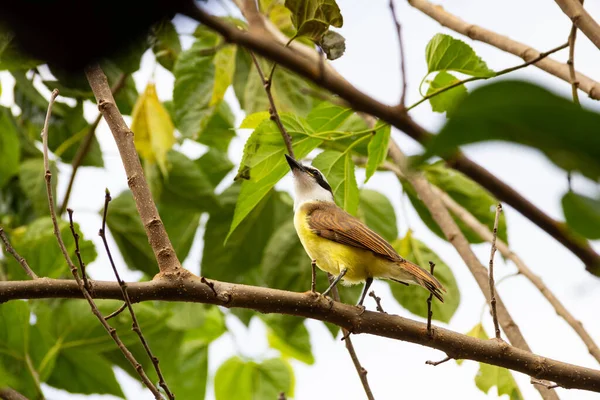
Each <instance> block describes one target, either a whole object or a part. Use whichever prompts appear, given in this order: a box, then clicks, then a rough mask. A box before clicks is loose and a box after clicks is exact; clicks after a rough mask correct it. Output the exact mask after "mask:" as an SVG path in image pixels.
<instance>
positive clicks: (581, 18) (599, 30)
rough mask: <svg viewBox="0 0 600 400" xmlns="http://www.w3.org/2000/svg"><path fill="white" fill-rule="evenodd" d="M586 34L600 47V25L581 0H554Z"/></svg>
mask: <svg viewBox="0 0 600 400" xmlns="http://www.w3.org/2000/svg"><path fill="white" fill-rule="evenodd" d="M554 1H555V2H556V4H558V6H559V7H560V9H561V10H562V11H563V12H564V13H565V14H566V15H567V17H569V18H570V19H571V21H573V24H574V25H576V26H577V28H579V30H580V31H581V32H583V34H584V35H585V36H587V37H588V39H590V40H591V41H592V43H594V45H596V47H597V48H598V49H600V25H598V23H597V22H596V21H595V20H594V18H592V16H591V15H590V14H589V13H588V12H587V11H586V10H585V9H584V8H583V5H582V4H581V2H580V1H579V0H554Z"/></svg>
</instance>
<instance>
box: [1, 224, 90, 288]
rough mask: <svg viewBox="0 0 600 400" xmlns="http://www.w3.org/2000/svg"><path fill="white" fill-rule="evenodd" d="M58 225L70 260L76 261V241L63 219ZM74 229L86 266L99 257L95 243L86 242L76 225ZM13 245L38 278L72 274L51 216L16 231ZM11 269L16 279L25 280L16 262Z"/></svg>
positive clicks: (10, 273)
mask: <svg viewBox="0 0 600 400" xmlns="http://www.w3.org/2000/svg"><path fill="white" fill-rule="evenodd" d="M58 225H59V228H60V233H61V235H62V237H63V240H64V242H65V246H66V247H67V250H68V251H69V254H70V256H71V259H72V260H74V261H75V260H77V258H76V255H75V241H74V240H73V236H72V235H71V230H70V228H69V225H68V223H67V222H65V221H62V220H60V221H59V224H58ZM75 230H76V232H77V233H78V234H79V236H80V239H79V247H80V250H81V257H82V259H83V261H84V262H85V263H86V264H89V263H91V262H92V261H94V260H95V259H96V257H97V255H98V254H97V253H96V248H95V247H94V243H93V242H92V241H90V240H86V239H85V237H84V235H83V233H81V231H80V229H79V226H78V225H77V224H75ZM11 243H12V245H13V247H14V248H15V250H17V252H18V253H19V254H20V255H21V256H22V257H24V258H25V259H26V260H27V262H28V263H29V265H31V266H32V268H34V272H35V273H36V274H37V275H39V276H43V277H47V278H62V277H66V276H70V275H71V272H70V271H69V268H68V266H67V263H66V261H65V259H64V257H63V255H62V252H61V251H60V248H59V247H58V243H56V237H55V236H54V233H53V225H52V220H51V219H50V217H42V218H38V219H36V220H35V221H33V222H32V223H30V224H29V225H27V226H24V227H21V228H19V229H16V230H14V231H13V232H12V235H11ZM8 266H9V271H8V272H9V275H13V274H14V276H15V277H19V278H20V279H24V276H25V275H24V272H23V271H22V268H21V266H20V265H18V264H17V262H16V261H15V260H13V259H12V258H10V259H8Z"/></svg>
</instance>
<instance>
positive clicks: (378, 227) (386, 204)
mask: <svg viewBox="0 0 600 400" xmlns="http://www.w3.org/2000/svg"><path fill="white" fill-rule="evenodd" d="M359 199H360V203H359V205H358V217H359V218H360V219H361V220H363V221H364V222H365V224H367V226H368V227H369V228H371V229H373V230H374V231H375V232H377V233H379V234H380V235H381V236H382V237H383V238H384V239H386V240H387V241H389V242H391V241H393V240H396V238H398V226H397V225H396V212H395V211H394V206H393V205H392V203H391V202H390V200H389V199H388V198H387V197H385V196H384V195H383V194H381V193H379V192H376V191H375V190H369V189H363V190H361V191H360V195H359Z"/></svg>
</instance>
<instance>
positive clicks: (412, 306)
mask: <svg viewBox="0 0 600 400" xmlns="http://www.w3.org/2000/svg"><path fill="white" fill-rule="evenodd" d="M393 246H394V248H395V249H396V251H397V252H398V253H399V254H400V255H401V256H402V257H404V258H406V259H407V260H409V261H412V262H413V263H415V264H417V265H419V266H421V267H423V268H426V269H427V270H429V261H433V262H434V263H435V270H434V276H435V277H436V278H437V280H438V281H440V283H441V284H442V285H443V286H444V287H445V288H446V292H445V293H444V302H443V303H442V302H440V301H438V300H437V299H435V298H434V299H433V300H432V302H431V310H432V312H433V316H432V318H433V319H435V320H438V321H442V322H446V323H448V322H450V320H451V319H452V316H453V315H454V313H455V312H456V309H457V308H458V304H459V303H460V292H459V290H458V286H457V283H456V279H455V278H454V274H453V273H452V270H451V269H450V267H448V264H446V263H445V262H444V261H443V260H442V259H440V258H439V256H438V255H437V254H435V253H434V252H433V250H431V249H430V248H429V247H427V245H425V243H423V242H421V241H419V240H417V239H415V238H414V237H413V236H412V232H411V231H408V232H407V234H406V236H405V237H404V238H403V239H398V240H397V241H395V242H394V243H393ZM390 288H391V289H392V294H393V295H394V297H395V298H396V300H398V303H400V305H402V307H404V308H406V309H407V310H408V311H410V312H412V313H413V314H415V315H418V316H420V317H423V318H427V298H428V297H429V291H427V290H426V289H425V288H422V287H420V286H418V285H410V286H404V285H399V284H397V283H395V282H390Z"/></svg>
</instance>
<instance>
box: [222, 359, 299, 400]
mask: <svg viewBox="0 0 600 400" xmlns="http://www.w3.org/2000/svg"><path fill="white" fill-rule="evenodd" d="M281 392H283V393H285V394H286V395H287V396H290V397H292V396H293V395H294V375H293V371H292V367H291V366H290V365H289V364H288V363H287V362H286V361H284V360H282V359H278V358H272V359H269V360H265V361H263V362H262V363H256V362H254V361H244V360H242V359H241V358H239V357H232V358H230V359H229V360H227V361H225V362H224V363H223V364H221V366H220V367H219V369H218V370H217V373H216V375H215V397H216V399H217V400H229V399H238V400H255V399H256V400H258V399H260V400H263V399H264V400H267V399H276V398H277V397H278V396H279V393H281Z"/></svg>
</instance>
